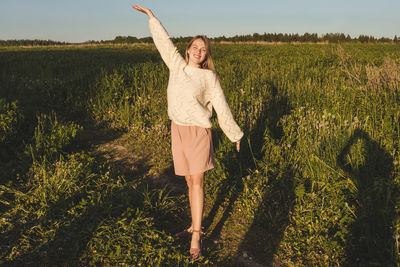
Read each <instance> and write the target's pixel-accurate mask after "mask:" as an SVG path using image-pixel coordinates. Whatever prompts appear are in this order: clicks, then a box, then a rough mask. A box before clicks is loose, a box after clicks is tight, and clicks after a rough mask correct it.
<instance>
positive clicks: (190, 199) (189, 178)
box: [185, 175, 193, 232]
mask: <svg viewBox="0 0 400 267" xmlns="http://www.w3.org/2000/svg"><path fill="white" fill-rule="evenodd" d="M185 179H186V183H187V186H188V195H189V204H190V209H191V208H192V190H191V187H192V179H191V176H190V175H187V176H185ZM187 230H188V231H189V232H192V230H193V219H192V224H191V225H190V227H189V228H188V229H187Z"/></svg>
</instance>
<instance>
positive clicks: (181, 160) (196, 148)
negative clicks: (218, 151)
mask: <svg viewBox="0 0 400 267" xmlns="http://www.w3.org/2000/svg"><path fill="white" fill-rule="evenodd" d="M171 149H172V158H173V161H174V168H175V174H176V175H181V176H186V175H193V174H200V173H203V172H205V171H207V170H210V169H212V168H214V167H215V164H214V150H213V143H212V136H211V129H207V128H202V127H199V126H181V125H177V124H175V123H174V122H173V121H172V122H171Z"/></svg>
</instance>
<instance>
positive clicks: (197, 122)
mask: <svg viewBox="0 0 400 267" xmlns="http://www.w3.org/2000/svg"><path fill="white" fill-rule="evenodd" d="M149 25H150V32H151V34H152V36H153V41H154V44H155V45H156V47H157V49H158V51H159V52H160V54H161V57H162V59H163V60H164V62H165V64H166V65H167V67H168V69H169V71H170V74H169V82H168V88H167V99H168V116H169V118H170V119H171V120H172V121H173V122H175V123H176V124H178V125H183V126H200V127H203V128H211V126H212V124H211V121H210V118H211V115H212V108H214V110H215V112H216V113H217V117H218V123H219V125H220V127H221V129H222V131H223V132H224V133H225V135H226V136H227V137H228V138H229V140H231V141H232V142H237V141H239V140H240V139H241V138H242V137H243V132H242V131H241V130H240V128H239V126H238V125H237V123H236V122H235V120H234V118H233V116H232V112H231V110H230V108H229V106H228V103H227V102H226V99H225V96H224V92H223V91H222V88H221V85H220V82H219V80H218V78H217V75H216V74H215V72H214V71H212V70H208V69H201V68H196V67H191V66H189V65H187V64H186V62H185V60H184V59H183V57H182V56H181V55H180V54H179V52H178V50H177V48H176V47H175V45H174V44H173V43H172V41H171V39H170V38H169V36H168V33H167V32H166V30H165V29H164V27H163V26H162V25H161V23H160V21H159V20H158V19H157V18H155V17H151V18H150V19H149Z"/></svg>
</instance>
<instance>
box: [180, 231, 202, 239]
mask: <svg viewBox="0 0 400 267" xmlns="http://www.w3.org/2000/svg"><path fill="white" fill-rule="evenodd" d="M196 232H197V231H196ZM191 235H192V232H191V231H189V229H185V230H183V231H182V232H179V233H176V234H175V237H176V238H187V237H189V236H191ZM200 235H204V232H203V231H201V232H200Z"/></svg>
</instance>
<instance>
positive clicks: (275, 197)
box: [203, 88, 293, 261]
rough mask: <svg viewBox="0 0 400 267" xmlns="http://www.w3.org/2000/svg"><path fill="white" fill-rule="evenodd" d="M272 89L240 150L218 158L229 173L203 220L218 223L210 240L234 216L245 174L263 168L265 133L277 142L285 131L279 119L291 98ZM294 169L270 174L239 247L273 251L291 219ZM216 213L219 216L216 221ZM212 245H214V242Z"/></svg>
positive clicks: (254, 251)
mask: <svg viewBox="0 0 400 267" xmlns="http://www.w3.org/2000/svg"><path fill="white" fill-rule="evenodd" d="M271 90H272V97H271V99H269V101H268V102H267V103H266V104H265V105H264V108H263V110H262V111H261V112H260V117H259V118H258V119H257V121H256V123H255V125H254V126H253V127H252V129H251V131H250V132H247V133H245V136H244V138H243V139H242V142H241V151H240V153H236V151H233V150H230V151H228V152H227V153H226V155H224V156H223V157H222V158H221V159H219V161H220V164H221V165H222V167H223V168H224V171H225V173H226V178H225V179H224V180H222V182H221V184H220V187H219V190H218V192H217V194H216V199H215V201H214V203H213V206H212V207H211V209H210V211H209V212H208V214H207V216H206V218H205V219H204V223H203V225H204V227H205V229H208V230H210V229H209V228H211V225H215V226H214V227H213V228H212V230H211V231H210V232H209V234H208V235H207V237H208V238H210V239H211V240H214V241H216V240H218V239H219V237H220V235H221V232H222V228H223V226H224V224H225V222H226V221H227V219H228V218H229V217H230V216H231V212H232V210H233V208H234V204H235V201H236V200H237V199H238V198H239V197H240V195H241V194H242V193H243V189H244V184H243V178H244V177H246V176H248V175H253V174H254V172H255V171H256V170H258V168H260V165H259V162H260V161H261V159H262V158H263V157H264V153H265V151H264V150H263V146H264V145H265V144H264V142H265V135H266V134H267V135H268V136H269V138H270V139H272V140H274V141H277V142H279V140H280V139H281V138H282V137H283V135H284V133H283V129H282V128H281V127H280V126H279V121H280V119H281V118H282V117H283V116H284V115H286V114H288V113H289V111H290V106H289V102H288V99H287V97H286V96H282V95H278V93H277V90H276V89H274V88H272V89H271ZM245 130H246V129H245ZM221 135H222V133H221V132H220V131H219V132H216V134H215V137H214V140H218V141H219V140H220V138H222V137H221ZM246 139H247V140H246ZM248 140H249V141H248ZM217 144H218V142H217ZM216 150H217V149H216ZM292 171H293V170H292V169H291V168H290V166H288V169H287V170H285V171H284V174H282V177H280V179H275V178H277V177H276V175H271V177H273V178H272V179H271V178H270V181H269V182H268V184H269V190H267V191H268V192H267V193H266V194H265V195H264V197H263V201H262V204H261V205H260V207H259V209H258V210H257V212H256V215H255V219H254V222H253V224H252V225H251V226H250V228H249V229H248V232H247V233H246V235H245V237H244V240H243V242H242V243H241V244H240V245H239V251H243V250H246V251H249V252H250V254H253V255H258V256H260V255H261V254H265V253H264V252H265V251H266V250H268V255H267V257H266V258H268V259H269V258H271V257H270V256H272V255H273V253H274V251H275V250H276V248H277V246H278V244H279V242H280V240H281V238H282V234H283V229H284V227H285V225H287V223H288V214H289V212H290V210H291V207H292V204H291V203H292V200H293V190H292V186H291V184H292ZM268 176H269V175H268ZM224 203H226V206H225V207H223V211H222V215H219V216H217V214H218V211H219V210H220V208H221V206H223V204H224ZM267 203H268V204H271V203H272V204H273V206H274V207H273V208H272V209H274V210H273V212H272V209H269V210H268V211H266V210H265V209H266V208H267ZM271 212H272V213H271ZM266 213H268V214H269V215H271V214H272V215H271V216H272V217H271V218H266V217H265V216H266ZM216 217H218V218H219V219H218V220H217V221H216V222H215V223H214V224H213V222H214V221H215V220H216ZM265 231H267V232H265ZM260 234H261V235H260ZM210 243H211V242H210ZM211 246H213V245H212V244H211ZM272 247H273V248H272ZM266 248H268V249H266ZM260 252H261V253H260ZM258 258H259V259H260V260H262V261H264V260H265V258H262V259H261V257H258Z"/></svg>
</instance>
